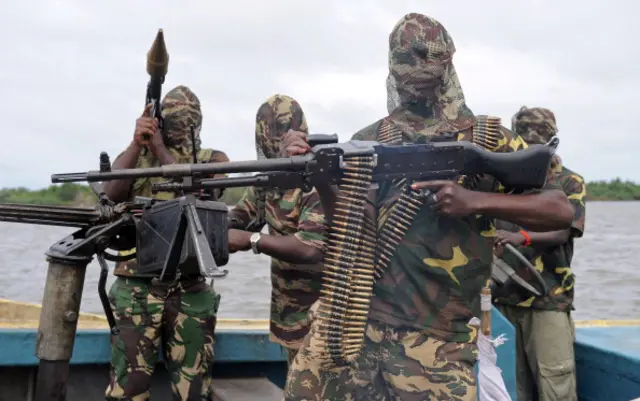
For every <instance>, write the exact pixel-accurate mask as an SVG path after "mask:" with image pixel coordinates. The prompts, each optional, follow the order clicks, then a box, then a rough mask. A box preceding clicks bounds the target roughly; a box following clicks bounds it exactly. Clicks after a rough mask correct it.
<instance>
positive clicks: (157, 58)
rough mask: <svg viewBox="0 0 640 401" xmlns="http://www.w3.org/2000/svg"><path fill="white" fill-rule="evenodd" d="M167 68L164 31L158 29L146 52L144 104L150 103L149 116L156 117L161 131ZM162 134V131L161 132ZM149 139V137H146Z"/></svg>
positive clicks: (167, 57) (167, 54) (167, 56)
mask: <svg viewBox="0 0 640 401" xmlns="http://www.w3.org/2000/svg"><path fill="white" fill-rule="evenodd" d="M168 69H169V53H167V46H166V45H165V43H164V32H163V31H162V29H158V33H157V35H156V38H155V39H154V41H153V43H152V44H151V48H150V49H149V52H148V53H147V73H148V74H149V82H148V83H147V94H146V97H145V103H144V104H145V106H146V105H148V104H151V105H152V106H151V117H155V118H157V119H158V123H159V125H158V127H159V129H160V132H163V120H162V106H161V103H160V102H161V100H162V85H163V84H164V78H165V76H166V75H167V71H168ZM163 135H164V132H163ZM146 139H149V138H146Z"/></svg>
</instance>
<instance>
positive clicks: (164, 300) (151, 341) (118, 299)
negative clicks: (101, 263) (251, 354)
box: [105, 277, 220, 401]
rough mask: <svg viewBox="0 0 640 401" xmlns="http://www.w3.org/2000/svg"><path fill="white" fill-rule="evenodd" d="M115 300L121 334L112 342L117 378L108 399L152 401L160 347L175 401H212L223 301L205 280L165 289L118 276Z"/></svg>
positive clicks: (112, 299)
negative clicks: (216, 333) (218, 321)
mask: <svg viewBox="0 0 640 401" xmlns="http://www.w3.org/2000/svg"><path fill="white" fill-rule="evenodd" d="M109 300H110V303H111V307H112V308H113V311H114V315H115V317H116V322H117V325H118V328H119V329H120V333H119V334H118V335H112V340H111V374H110V376H111V379H110V382H109V386H108V387H107V390H106V394H105V396H106V400H109V401H114V400H130V401H146V400H148V399H149V397H150V392H149V387H150V384H151V376H152V374H153V371H154V368H155V366H156V365H157V363H158V356H159V352H160V347H162V349H163V351H164V353H163V357H164V360H165V364H166V367H167V370H168V371H169V374H170V376H171V389H172V392H173V399H174V400H176V401H178V400H184V401H187V400H188V401H196V400H198V401H200V400H206V401H211V400H212V397H213V396H212V391H211V368H212V364H213V352H214V351H213V348H214V330H215V325H216V313H217V310H218V305H219V302H220V295H219V294H217V293H216V292H215V291H214V290H213V288H211V287H210V286H209V285H208V284H207V283H206V282H205V281H199V280H198V281H196V280H193V281H190V282H186V281H185V282H180V283H179V284H177V285H175V286H173V287H170V288H169V289H164V288H162V287H155V286H152V285H151V284H150V282H149V281H146V280H139V279H134V278H124V277H118V278H117V279H116V280H115V282H114V283H113V285H112V287H111V289H110V291H109Z"/></svg>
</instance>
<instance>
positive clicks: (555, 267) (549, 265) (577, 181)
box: [494, 165, 587, 311]
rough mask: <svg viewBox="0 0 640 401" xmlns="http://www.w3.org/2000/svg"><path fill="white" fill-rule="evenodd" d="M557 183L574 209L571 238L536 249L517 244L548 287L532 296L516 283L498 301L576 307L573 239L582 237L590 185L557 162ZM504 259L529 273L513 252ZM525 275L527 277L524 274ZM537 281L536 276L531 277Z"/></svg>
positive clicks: (535, 306) (547, 307)
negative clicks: (546, 290) (544, 292)
mask: <svg viewBox="0 0 640 401" xmlns="http://www.w3.org/2000/svg"><path fill="white" fill-rule="evenodd" d="M554 170H555V171H554V173H555V181H556V184H557V185H559V186H560V187H562V189H563V191H564V193H565V194H566V195H567V197H568V198H569V202H571V205H572V206H573V209H574V210H575V214H574V218H573V223H572V224H571V233H570V235H569V240H568V241H567V242H565V243H564V244H562V245H558V246H555V247H553V248H546V249H536V248H535V247H523V246H521V247H518V250H519V251H520V253H522V254H523V256H525V257H526V258H527V259H529V260H530V261H531V264H533V265H534V266H535V267H536V269H537V270H538V271H539V272H540V274H541V275H542V278H543V280H544V281H545V283H546V285H547V289H548V290H549V295H547V296H544V297H535V296H529V295H528V294H527V293H525V292H524V290H522V289H520V288H519V287H516V286H515V285H512V286H509V287H507V288H505V290H508V291H509V293H508V294H505V295H503V294H502V292H503V291H504V290H503V291H501V292H500V293H499V294H496V295H497V296H496V297H495V299H494V302H495V303H498V304H504V305H513V306H520V307H530V308H533V309H542V310H555V311H569V310H572V309H574V307H573V297H574V285H575V275H574V274H573V272H572V271H571V260H572V258H573V240H574V238H579V237H582V235H583V233H584V222H585V213H586V209H585V202H586V195H587V187H586V185H585V183H584V179H583V178H582V176H580V175H579V174H577V173H575V172H573V171H571V170H569V169H568V168H566V167H564V166H562V165H558V166H556V167H555V169H554ZM510 226H511V227H510V228H511V230H512V231H519V230H520V227H517V226H515V225H510ZM502 259H503V260H504V261H505V262H506V263H507V264H509V265H510V266H512V267H513V268H514V269H515V270H516V271H518V272H526V268H525V267H524V266H523V265H522V262H520V261H519V260H518V259H517V258H516V257H514V256H513V255H512V254H511V253H509V252H505V253H504V255H503V257H502ZM523 278H525V279H527V277H526V276H525V275H523ZM530 281H531V282H532V283H535V281H533V279H530Z"/></svg>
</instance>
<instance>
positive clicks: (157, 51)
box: [147, 29, 169, 81]
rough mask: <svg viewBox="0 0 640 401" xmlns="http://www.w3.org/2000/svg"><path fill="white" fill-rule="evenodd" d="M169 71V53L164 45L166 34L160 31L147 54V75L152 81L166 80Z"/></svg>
mask: <svg viewBox="0 0 640 401" xmlns="http://www.w3.org/2000/svg"><path fill="white" fill-rule="evenodd" d="M168 70H169V53H167V46H166V45H165V43H164V33H163V32H162V29H158V34H157V35H156V38H155V39H154V40H153V43H152V44H151V49H149V52H148V53H147V73H149V76H150V77H151V79H152V80H156V79H157V80H161V81H163V80H164V76H165V75H167V71H168Z"/></svg>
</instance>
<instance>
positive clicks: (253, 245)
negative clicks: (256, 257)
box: [249, 233, 260, 254]
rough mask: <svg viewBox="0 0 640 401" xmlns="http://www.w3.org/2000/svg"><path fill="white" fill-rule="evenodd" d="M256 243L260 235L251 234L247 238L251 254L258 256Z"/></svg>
mask: <svg viewBox="0 0 640 401" xmlns="http://www.w3.org/2000/svg"><path fill="white" fill-rule="evenodd" d="M258 241H260V233H253V234H251V237H250V238H249V242H250V243H251V249H252V250H253V253H255V254H258V253H260V251H259V250H258Z"/></svg>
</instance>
